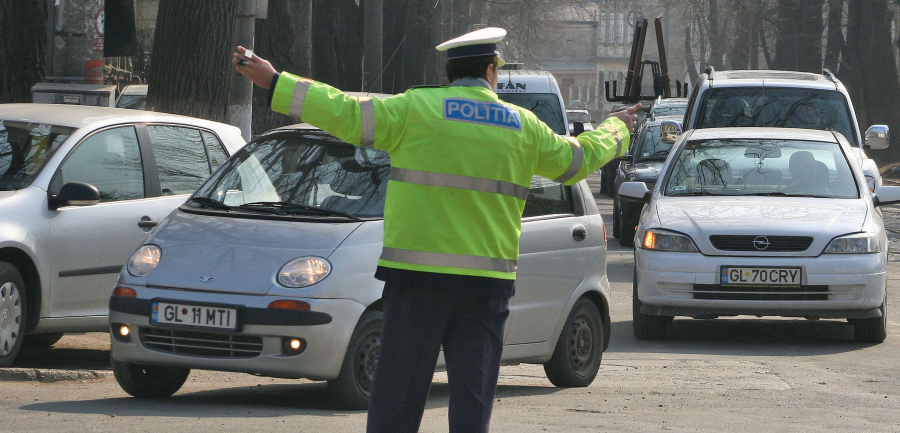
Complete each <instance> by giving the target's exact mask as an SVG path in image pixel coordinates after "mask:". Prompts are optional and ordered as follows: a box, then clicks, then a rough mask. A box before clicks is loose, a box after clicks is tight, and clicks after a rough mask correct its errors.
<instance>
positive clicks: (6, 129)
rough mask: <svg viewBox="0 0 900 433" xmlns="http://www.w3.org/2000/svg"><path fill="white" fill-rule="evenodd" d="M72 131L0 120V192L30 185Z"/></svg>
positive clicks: (67, 128) (55, 126)
mask: <svg viewBox="0 0 900 433" xmlns="http://www.w3.org/2000/svg"><path fill="white" fill-rule="evenodd" d="M74 131H75V128H70V127H65V126H57V125H49V124H46V123H28V122H16V121H11V120H0V191H15V190H17V189H22V188H25V187H27V186H28V185H30V184H31V182H32V181H33V180H34V178H35V177H37V175H38V173H40V172H41V169H42V168H43V167H44V165H45V164H46V163H47V160H49V159H50V157H51V156H53V154H54V153H55V152H56V150H57V149H58V148H59V145H60V144H62V143H63V142H64V141H66V139H67V138H69V136H70V135H72V133H73V132H74Z"/></svg>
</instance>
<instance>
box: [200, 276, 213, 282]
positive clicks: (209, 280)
mask: <svg viewBox="0 0 900 433" xmlns="http://www.w3.org/2000/svg"><path fill="white" fill-rule="evenodd" d="M215 280H216V278H215V277H200V281H203V282H204V283H211V282H213V281H215Z"/></svg>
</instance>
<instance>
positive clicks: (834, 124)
mask: <svg viewBox="0 0 900 433" xmlns="http://www.w3.org/2000/svg"><path fill="white" fill-rule="evenodd" d="M851 125H853V122H852V120H851V117H850V111H849V106H848V104H847V101H846V99H845V98H844V95H843V94H841V93H840V92H837V91H833V90H817V89H792V88H778V87H773V88H763V87H739V88H731V87H729V88H723V89H710V90H708V91H707V92H706V93H704V95H703V100H702V102H701V104H700V110H699V113H698V120H697V124H696V126H695V127H696V128H697V129H700V128H724V127H732V126H774V127H780V128H804V129H818V130H828V131H837V132H840V133H841V134H843V135H844V137H847V140H848V141H850V142H851V143H853V144H854V145H856V137H857V134H855V133H854V132H853V127H852V126H851Z"/></svg>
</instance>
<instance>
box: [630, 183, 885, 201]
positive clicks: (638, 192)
mask: <svg viewBox="0 0 900 433" xmlns="http://www.w3.org/2000/svg"><path fill="white" fill-rule="evenodd" d="M897 188H900V187H897ZM651 195H652V193H651V192H650V190H649V189H647V184H646V183H644V182H622V184H621V185H619V196H620V197H627V198H631V199H635V200H638V201H642V202H644V203H650V196H651Z"/></svg>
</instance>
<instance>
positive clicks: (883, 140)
mask: <svg viewBox="0 0 900 433" xmlns="http://www.w3.org/2000/svg"><path fill="white" fill-rule="evenodd" d="M890 143H891V131H890V129H889V128H888V127H887V125H872V126H870V127H869V129H867V130H866V147H867V148H869V149H876V150H877V149H887V148H888V145H889V144H890Z"/></svg>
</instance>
